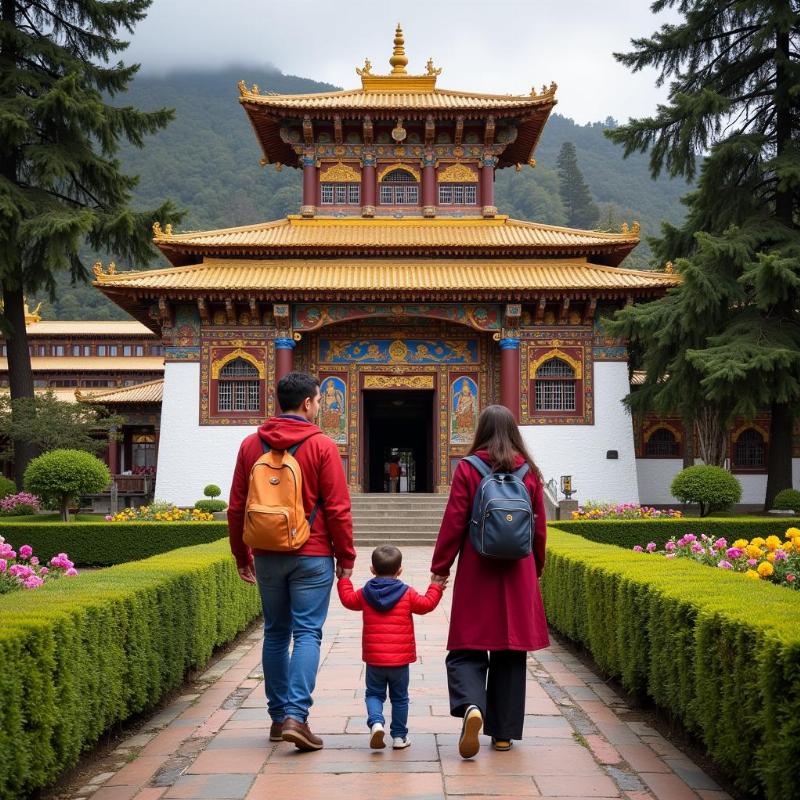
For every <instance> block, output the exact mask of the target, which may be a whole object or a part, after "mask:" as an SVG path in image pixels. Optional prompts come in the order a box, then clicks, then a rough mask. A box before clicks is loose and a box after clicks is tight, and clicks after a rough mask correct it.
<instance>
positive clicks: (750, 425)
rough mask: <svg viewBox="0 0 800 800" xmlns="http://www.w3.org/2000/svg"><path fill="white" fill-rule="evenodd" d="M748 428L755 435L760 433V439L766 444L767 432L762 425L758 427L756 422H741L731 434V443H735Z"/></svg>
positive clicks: (767, 440)
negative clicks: (754, 432)
mask: <svg viewBox="0 0 800 800" xmlns="http://www.w3.org/2000/svg"><path fill="white" fill-rule="evenodd" d="M748 428H752V429H753V430H754V431H756V432H757V433H760V434H761V436H762V438H763V439H764V444H767V443H768V442H769V431H768V430H767V429H766V428H765V427H764V426H763V425H760V424H759V423H758V422H755V421H750V422H743V423H742V424H741V425H739V427H738V428H735V429H734V430H733V431H732V432H731V442H733V443H736V441H737V440H738V439H739V437H740V436H741V435H742V434H743V433H744V432H745V431H746V430H747V429H748Z"/></svg>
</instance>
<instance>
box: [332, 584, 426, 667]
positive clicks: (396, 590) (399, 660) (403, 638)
mask: <svg viewBox="0 0 800 800" xmlns="http://www.w3.org/2000/svg"><path fill="white" fill-rule="evenodd" d="M336 588H337V589H338V591H339V599H340V600H341V601H342V605H343V606H344V607H345V608H349V609H350V610H351V611H362V612H363V630H362V633H361V657H362V659H363V660H364V661H365V662H366V663H367V664H369V665H370V666H373V667H404V666H405V665H406V664H412V663H414V662H415V661H416V660H417V642H416V639H415V637H414V619H413V617H412V616H411V615H412V614H427V613H429V612H431V611H433V609H434V608H436V606H438V605H439V601H440V600H441V599H442V587H441V586H440V585H439V584H438V583H432V584H431V585H430V586H429V587H428V591H427V592H425V594H424V595H421V594H419V593H417V592H416V591H415V590H414V589H413V588H412V587H411V586H407V585H406V584H404V583H403V582H402V581H399V580H397V579H395V578H373V579H372V580H371V581H368V582H367V584H366V586H365V587H364V588H363V589H359V590H358V591H355V590H354V589H353V582H352V581H351V580H350V578H341V579H340V580H339V582H338V583H337V584H336Z"/></svg>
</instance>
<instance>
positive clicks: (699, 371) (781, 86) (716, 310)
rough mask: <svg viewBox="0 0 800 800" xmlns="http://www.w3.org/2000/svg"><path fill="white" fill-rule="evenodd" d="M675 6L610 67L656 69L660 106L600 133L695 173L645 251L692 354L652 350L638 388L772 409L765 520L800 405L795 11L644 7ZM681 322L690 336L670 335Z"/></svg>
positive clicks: (640, 324) (783, 472) (785, 0)
mask: <svg viewBox="0 0 800 800" xmlns="http://www.w3.org/2000/svg"><path fill="white" fill-rule="evenodd" d="M672 6H677V7H678V9H679V11H680V12H681V14H682V20H681V22H680V23H679V24H667V25H664V26H663V27H662V28H661V29H660V30H659V31H657V32H656V33H655V34H653V36H652V37H651V38H647V39H636V40H634V41H633V46H634V49H633V51H632V52H630V53H624V54H616V58H617V59H618V60H619V61H621V62H622V63H623V64H626V65H627V66H629V67H631V69H633V70H634V71H638V70H640V69H643V68H645V67H654V68H656V69H657V70H659V71H660V74H659V78H658V83H659V84H661V83H663V82H664V81H666V80H667V79H670V80H671V83H670V91H669V98H668V102H667V103H666V104H664V105H661V106H659V107H658V110H657V113H656V115H655V116H653V117H649V118H645V119H638V120H631V121H629V122H628V124H627V125H623V126H622V127H620V128H617V129H615V130H612V131H608V132H607V134H606V135H607V136H609V137H610V138H611V139H612V140H613V141H615V142H617V143H620V144H622V145H624V148H625V154H626V155H628V154H630V153H633V152H645V151H648V150H649V151H650V166H651V172H652V175H653V177H657V176H658V175H659V174H660V172H661V171H662V170H666V171H667V172H668V173H669V174H670V175H672V176H678V175H681V176H684V177H686V178H688V179H694V178H695V177H696V175H697V167H698V162H701V168H700V171H699V180H698V182H697V188H696V189H695V190H694V191H693V192H691V193H690V194H689V195H688V196H687V197H686V198H685V199H684V202H685V204H686V205H687V207H688V214H687V218H686V221H685V223H684V224H683V225H681V226H680V227H674V226H671V225H664V226H663V231H662V236H661V238H660V239H659V240H657V241H655V242H654V243H653V244H654V253H655V255H656V257H657V258H659V259H660V260H661V262H662V263H663V262H664V261H666V260H670V261H675V266H676V269H677V271H678V272H679V273H681V274H682V275H683V277H684V282H683V284H682V286H681V287H680V288H679V289H677V290H676V291H675V292H674V293H671V294H670V295H668V296H667V297H665V298H664V299H662V300H658V301H655V302H654V303H653V304H652V305H653V306H657V307H661V308H664V309H667V308H670V307H672V305H673V304H674V305H675V306H676V307H677V308H679V309H680V312H679V313H677V314H673V315H672V316H671V317H667V318H665V319H668V320H669V321H668V322H666V321H665V324H671V325H673V327H672V329H671V330H672V331H673V332H674V334H675V336H676V337H682V336H684V335H685V336H686V337H687V338H686V343H687V349H686V352H685V356H674V357H672V356H670V348H674V346H675V345H674V344H670V343H668V342H667V343H666V344H665V343H664V342H663V338H662V339H661V340H658V339H654V340H653V342H652V343H648V356H647V358H648V359H649V366H648V377H647V384H646V386H648V387H650V388H652V389H653V390H654V391H656V390H657V389H656V387H657V384H659V383H663V382H664V381H668V382H675V383H676V388H675V392H674V393H675V395H676V396H678V395H680V394H681V393H683V394H684V395H685V396H691V397H697V398H698V402H700V400H702V402H705V403H710V404H712V405H713V406H714V407H716V408H718V409H723V410H724V412H723V413H727V410H728V409H730V411H731V413H734V414H742V415H745V416H752V415H753V414H755V413H756V412H757V411H759V410H762V409H768V410H769V411H770V414H771V423H770V435H769V447H768V465H767V466H768V479H767V491H766V497H765V506H766V507H769V506H770V505H771V504H772V500H773V498H774V497H775V494H776V493H777V492H778V491H780V490H781V489H785V488H787V487H790V486H791V485H792V469H791V457H792V453H791V440H792V427H793V419H794V415H795V413H796V410H797V407H798V404H799V403H800V311H798V309H800V227H799V226H798V212H799V211H800V142H798V138H799V137H798V133H799V132H800V105H798V100H797V98H798V97H800V61H799V58H800V6H798V3H797V0H778V1H777V2H766V0H761V2H755V1H748V2H743V3H718V2H715V1H714V0H680V2H679V0H657V2H656V3H654V5H653V7H652V8H653V10H654V11H655V12H659V11H661V10H663V9H664V8H666V7H672ZM658 313H659V311H658V309H657V308H653V309H652V310H650V311H643V310H640V309H635V308H629V309H627V310H626V311H625V312H623V313H622V314H621V315H620V324H621V329H624V330H627V332H628V333H629V334H631V335H634V336H637V335H638V336H640V335H641V334H643V333H644V331H645V330H646V329H647V326H648V325H652V323H651V322H650V323H647V322H646V320H647V319H651V318H652V317H654V316H657V315H658ZM680 313H686V314H687V315H689V316H688V317H687V320H688V323H686V324H696V325H697V329H696V330H691V331H690V330H686V329H685V327H686V324H684V329H681V328H680V327H677V326H678V324H679V315H680ZM690 340H691V343H690ZM679 358H681V359H682V358H685V362H686V370H685V371H684V370H681V369H676V366H677V365H678V364H679V363H681V362H680V361H677V360H676V359H679Z"/></svg>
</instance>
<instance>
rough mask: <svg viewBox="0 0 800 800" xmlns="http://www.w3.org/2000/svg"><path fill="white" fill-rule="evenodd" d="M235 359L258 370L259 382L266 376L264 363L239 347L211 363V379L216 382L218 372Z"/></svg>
mask: <svg viewBox="0 0 800 800" xmlns="http://www.w3.org/2000/svg"><path fill="white" fill-rule="evenodd" d="M237 358H242V359H244V360H245V361H247V362H248V363H249V364H252V365H253V366H254V367H255V368H256V369H257V370H258V377H259V378H260V379H261V380H264V378H265V377H266V374H267V372H266V367H265V366H264V363H263V362H261V361H259V360H258V359H257V358H256V357H255V356H254V355H253V354H252V353H248V352H247V350H242V348H241V347H237V348H236V350H234V351H233V352H232V353H228V354H227V355H224V356H222V358H218V359H216V360H215V361H212V362H211V377H212V378H213V379H214V380H218V379H219V372H220V370H221V369H222V368H223V367H224V366H225V365H226V364H229V363H230V362H231V361H235V360H236V359H237Z"/></svg>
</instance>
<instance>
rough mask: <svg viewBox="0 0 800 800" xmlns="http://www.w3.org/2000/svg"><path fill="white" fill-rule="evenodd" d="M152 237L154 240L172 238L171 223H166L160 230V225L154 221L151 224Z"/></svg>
mask: <svg viewBox="0 0 800 800" xmlns="http://www.w3.org/2000/svg"><path fill="white" fill-rule="evenodd" d="M153 236H154V237H155V238H156V239H163V238H164V237H165V236H172V223H171V222H168V223H167V224H166V225H165V226H164V228H163V230H162V228H161V223H160V222H159V221H158V220H156V221H155V222H154V223H153Z"/></svg>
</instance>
